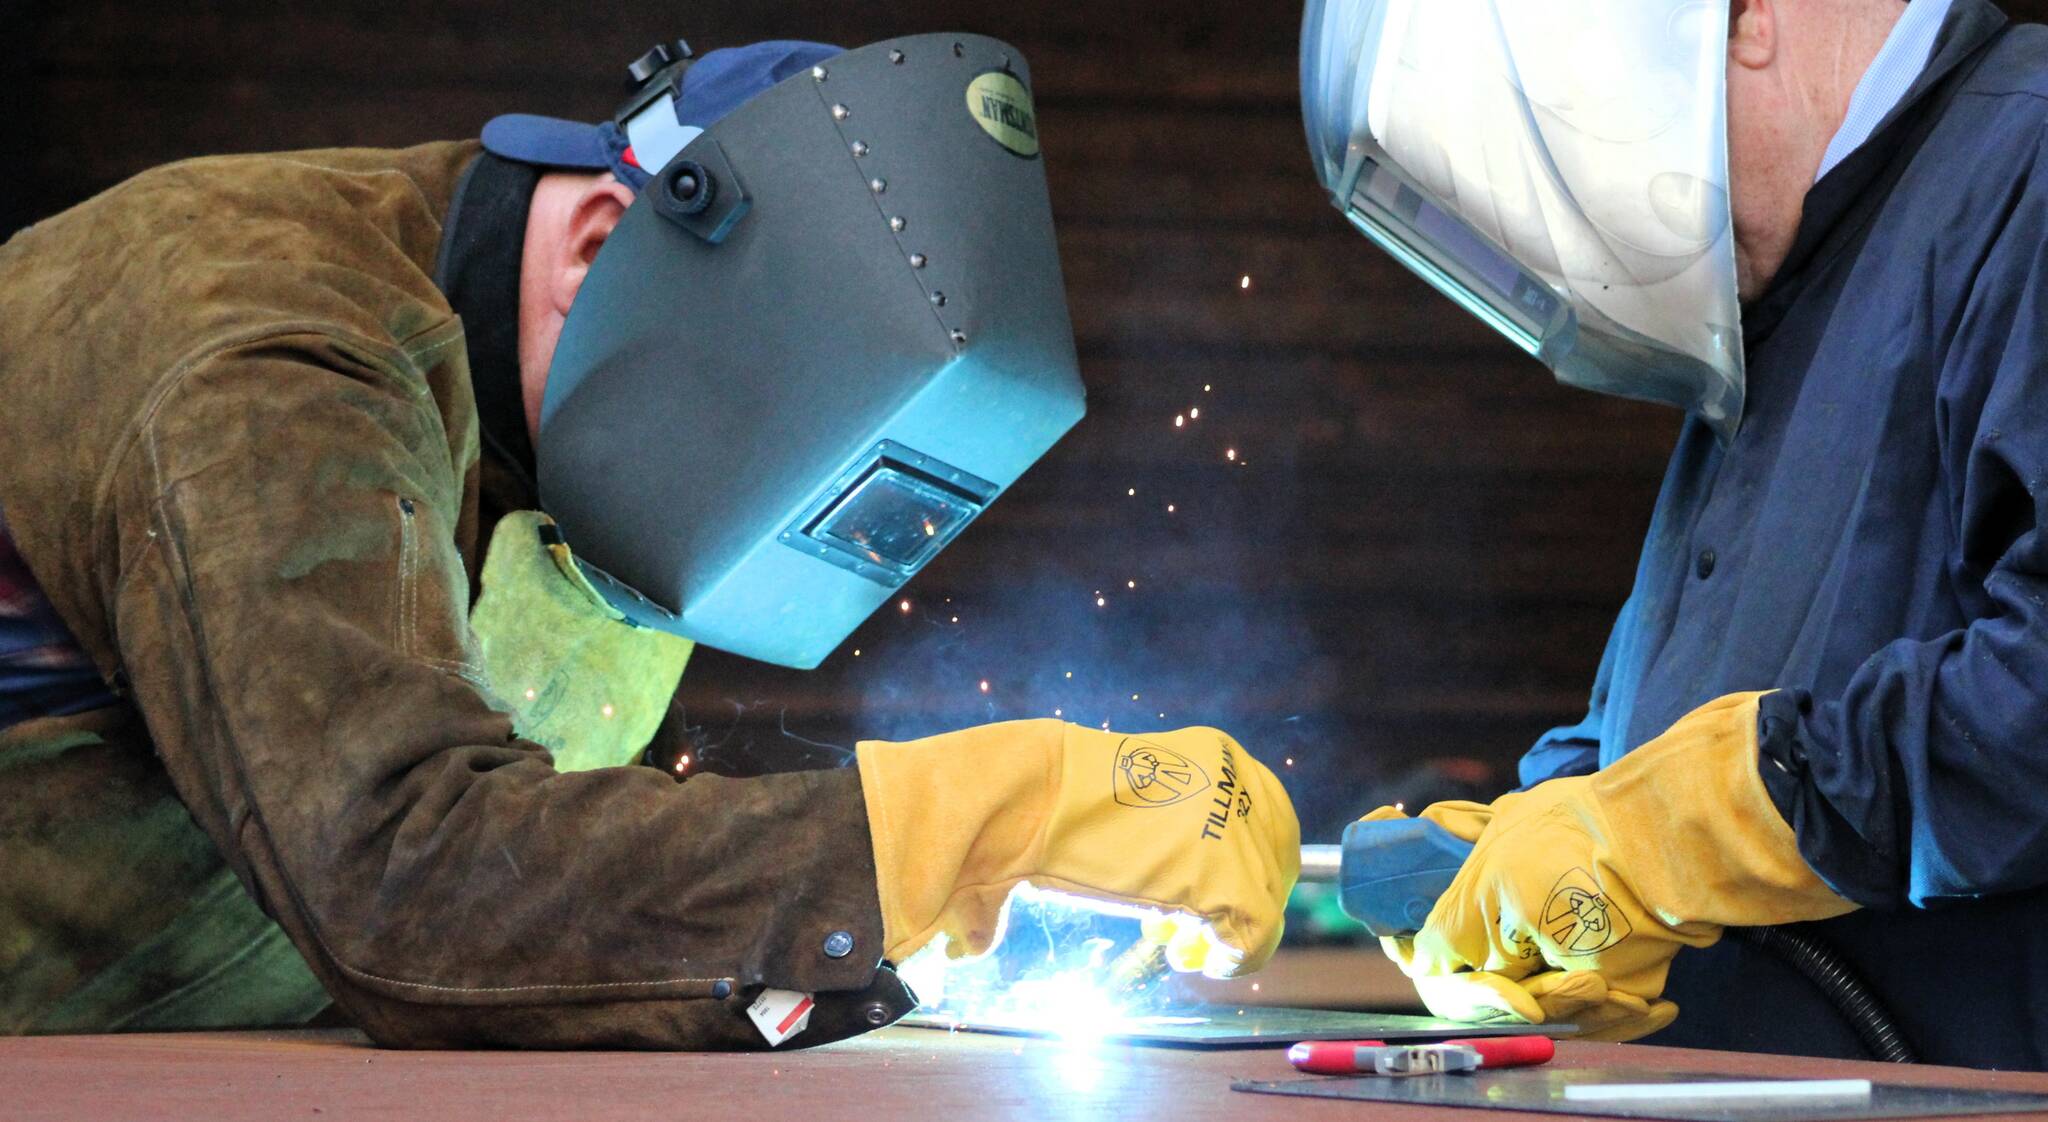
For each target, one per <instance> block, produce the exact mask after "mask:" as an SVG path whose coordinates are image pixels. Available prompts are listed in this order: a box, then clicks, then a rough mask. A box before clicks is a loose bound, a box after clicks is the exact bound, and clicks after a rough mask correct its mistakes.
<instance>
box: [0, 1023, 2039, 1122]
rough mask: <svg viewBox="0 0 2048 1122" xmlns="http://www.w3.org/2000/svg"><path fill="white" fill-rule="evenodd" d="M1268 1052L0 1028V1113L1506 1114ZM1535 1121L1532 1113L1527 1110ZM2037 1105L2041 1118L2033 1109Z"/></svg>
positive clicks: (1781, 1064) (449, 1117) (1651, 1064)
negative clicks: (410, 1044) (1342, 1077)
mask: <svg viewBox="0 0 2048 1122" xmlns="http://www.w3.org/2000/svg"><path fill="white" fill-rule="evenodd" d="M1557 1063H1558V1064H1560V1065H1567V1066H1616V1065H1621V1066H1629V1067H1639V1068H1643V1069H1646V1070H1653V1071H1668V1070H1682V1071H1719V1072H1729V1073H1738V1074H1753V1075H1757V1076H1771V1077H1795V1076H1796V1077H1801V1078H1816V1077H1822V1076H1829V1077H1838V1076H1865V1077H1869V1078H1872V1079H1881V1080H1888V1081H1893V1082H1901V1083H1935V1084H1945V1085H1949V1086H1961V1087H1980V1088H1987V1089H1989V1088H2002V1089H2008V1090H2027V1091H2048V1075H2036V1074H2014V1073H2004V1074H1992V1073H1985V1072H1975V1071H1965V1070H1961V1069H1957V1068H1929V1067H1893V1066H1889V1065H1883V1064H1868V1063H1840V1062H1831V1061H1813V1060H1792V1059H1785V1058H1779V1057H1767V1056H1743V1055H1736V1054H1732V1053H1723V1052H1693V1051H1685V1050H1680V1049H1672V1048H1645V1047H1639V1046H1633V1045H1612V1044H1573V1043H1566V1044H1564V1045H1563V1046H1561V1048H1560V1050H1559V1054H1558V1059H1557ZM1293 1074H1294V1073H1293V1072H1292V1071H1290V1070H1289V1068H1288V1067H1287V1061H1286V1060H1285V1058H1284V1057H1283V1055H1282V1053H1281V1051H1280V1050H1278V1049H1261V1050H1249V1051H1211V1052H1202V1051H1179V1050H1168V1049H1156V1048H1146V1049H1136V1048H1124V1047H1114V1048H1079V1047H1069V1046H1062V1045H1060V1044H1057V1043H1052V1042H1043V1041H1021V1040H1010V1039H1007V1038H1003V1037H994V1036H977V1035H973V1034H968V1033H958V1034H953V1033H944V1032H933V1031H929V1030H923V1029H900V1028H899V1029H889V1030H886V1031H883V1032H880V1033H876V1034H874V1035H872V1036H869V1037H866V1038H864V1039H860V1040H854V1041H849V1042H847V1043H844V1044H839V1045H834V1046H831V1047H827V1048H820V1049H817V1050H814V1051H808V1052H790V1053H781V1054H750V1055H671V1054H660V1053H625V1052H590V1053H568V1052H540V1053H520V1052H392V1051H385V1050H382V1049H378V1048H374V1047H371V1046H370V1045H369V1044H368V1043H367V1042H366V1041H365V1040H364V1039H363V1038H362V1037H360V1036H358V1035H357V1034H355V1033H353V1032H349V1031H325V1032H321V1031H299V1032H275V1033H189V1034H166V1035H134V1036H69V1037H25V1038H13V1039H4V1040H0V1117H4V1118H6V1119H10V1120H22V1119H61V1120H71V1119H152V1118H166V1119H169V1118H178V1119H184V1118H201V1119H212V1120H221V1122H232V1120H235V1119H266V1120H268V1119H280V1118H283V1119H293V1118H316V1117H328V1118H362V1117H424V1118H431V1119H433V1120H434V1122H464V1120H468V1119H485V1120H489V1122H508V1120H512V1119H521V1118H565V1119H579V1120H583V1119H588V1120H598V1119H613V1118H659V1119H685V1118H733V1119H780V1118H791V1119H807V1120H808V1119H828V1118H890V1119H894V1118H934V1119H940V1118H945V1119H950V1118H1016V1119H1031V1120H1033V1122H1044V1120H1051V1119H1065V1118H1131V1119H1154V1118H1157V1119H1169V1120H1171V1122H1201V1120H1205V1119H1230V1120H1232V1122H1257V1120H1260V1119H1280V1118H1287V1119H1310V1120H1314V1119H1345V1118H1365V1117H1371V1118H1374V1119H1387V1120H1390V1122H1399V1120H1401V1119H1417V1120H1423V1122H1452V1120H1453V1119H1454V1118H1473V1117H1478V1118H1484V1119H1486V1122H1506V1120H1508V1119H1511V1118H1513V1117H1514V1116H1513V1115H1507V1114H1502V1113H1491V1112H1477V1111H1449V1110H1443V1109H1434V1108H1399V1107H1389V1106H1381V1105H1377V1104H1367V1103H1345V1102H1335V1101H1328V1100H1310V1099H1300V1098H1292V1097H1280V1096H1273V1095H1251V1094H1244V1093H1240V1092H1234V1091H1232V1090H1230V1081H1231V1079H1232V1078H1234V1077H1240V1076H1242V1077H1249V1078H1255V1079H1280V1078H1289V1077H1292V1076H1293ZM1523 1117H1533V1116H1527V1115H1525V1116H1523ZM2035 1117H2036V1118H2038V1117H2040V1116H2035Z"/></svg>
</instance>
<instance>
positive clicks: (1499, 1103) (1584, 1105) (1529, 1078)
mask: <svg viewBox="0 0 2048 1122" xmlns="http://www.w3.org/2000/svg"><path fill="white" fill-rule="evenodd" d="M1753 1082H1759V1080H1757V1079H1756V1078H1754V1077H1749V1076H1731V1075H1708V1074H1701V1073H1698V1072H1682V1071H1676V1072H1674V1071H1644V1070H1641V1069H1638V1068H1540V1069H1539V1068H1523V1069H1516V1070H1505V1071H1493V1072H1489V1071H1479V1072H1475V1073H1473V1074H1471V1075H1425V1076H1414V1077H1410V1078H1399V1079H1389V1078H1386V1077H1384V1076H1370V1075H1367V1076H1346V1077H1338V1078H1309V1079H1283V1080H1275V1081H1260V1080H1239V1081H1237V1082H1236V1083H1233V1084H1231V1089H1232V1090H1236V1091H1250V1092H1254V1093H1258V1094H1268V1095H1299V1096H1303V1097H1306V1098H1316V1099H1348V1100H1351V1101H1354V1102H1383V1103H1401V1104H1405V1105H1409V1106H1453V1107H1465V1108H1467V1109H1479V1110H1520V1111H1535V1112H1537V1113H1541V1114H1573V1115H1581V1116H1593V1117H1600V1118H1642V1119H1660V1120H1666V1122H1854V1120H1856V1119H1865V1118H1929V1117H1936V1116H1942V1115H1970V1114H2032V1113H2048V1095H2031V1094H2022V1093H2019V1092H2015V1091H1977V1090H1971V1089H1969V1088H1964V1087H1908V1086H1904V1085H1902V1084H1896V1083H1877V1084H1873V1085H1872V1087H1871V1091H1870V1098H1868V1099H1858V1100H1856V1101H1853V1102H1845V1101H1841V1100H1834V1099H1797V1098H1785V1099H1777V1100H1767V1099H1763V1098H1757V1099H1738V1100H1723V1101H1719V1102H1714V1101H1710V1100H1702V1099H1694V1100H1689V1101H1685V1102H1679V1101H1676V1100H1665V1101H1648V1100H1643V1101H1632V1102H1589V1101H1586V1100H1583V1099H1572V1100H1567V1099H1566V1098H1565V1097H1564V1089H1565V1087H1566V1086H1567V1085H1568V1084H1575V1083H1576V1084H1588V1083H1753Z"/></svg>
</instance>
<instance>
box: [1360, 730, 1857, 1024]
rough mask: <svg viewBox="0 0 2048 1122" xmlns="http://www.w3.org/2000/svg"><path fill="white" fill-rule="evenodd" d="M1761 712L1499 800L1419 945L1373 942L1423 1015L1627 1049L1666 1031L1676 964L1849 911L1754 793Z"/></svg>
mask: <svg viewBox="0 0 2048 1122" xmlns="http://www.w3.org/2000/svg"><path fill="white" fill-rule="evenodd" d="M1760 696H1761V695H1760V694H1754V693H1748V694H1731V695H1729V696H1727V697H1723V698H1720V699H1719V700H1716V701H1713V702H1709V703H1708V704H1706V705H1703V706H1701V707H1700V708H1698V709H1696V710H1694V711H1693V712H1691V713H1689V714H1687V715H1686V716H1685V717H1684V718H1682V719H1681V720H1679V722H1678V723H1677V724H1675V725H1673V726H1672V727H1671V728H1670V729H1669V730H1668V731H1666V732H1665V733H1664V735H1662V736H1660V737H1658V738H1657V739H1655V740H1653V741H1651V742H1650V743H1648V744H1645V745H1644V746H1642V747H1641V748H1639V749H1637V750H1635V751H1634V752H1631V753H1629V754H1628V755H1627V756H1625V757H1623V758H1622V759H1621V760H1619V761H1618V762H1616V763H1615V764H1614V765H1613V766H1612V767H1609V768H1606V769H1604V770H1602V771H1599V772H1597V773H1595V774H1593V775H1588V776H1576V777H1571V778H1566V779H1553V780H1551V781H1550V782H1548V783H1544V784H1541V785H1539V786H1537V787H1535V788H1532V789H1530V790H1528V791H1522V792H1517V793H1515V794H1510V795H1504V796H1502V797H1501V798H1499V799H1497V800H1495V802H1494V804H1493V817H1492V820H1491V821H1490V822H1488V823H1487V824H1486V827H1485V829H1484V830H1483V831H1481V832H1480V834H1479V836H1478V840H1477V842H1476V843H1475V845H1474V846H1473V849H1472V855H1471V856H1470V857H1468V858H1467V859H1466V861H1465V865H1464V867H1463V868H1462V869H1460V870H1459V872H1458V876H1457V878H1456V879H1455V880H1454V881H1453V882H1452V884H1451V887H1450V889H1449V890H1448V891H1446V892H1445V893H1444V895H1443V897H1442V898H1441V899H1439V900H1438V901H1437V904H1436V907H1435V908H1434V909H1433V910H1432V911H1431V912H1430V915H1429V920H1428V922H1427V923H1426V924H1424V926H1423V930H1422V931H1420V932H1419V933H1417V934H1416V935H1414V936H1413V937H1410V938H1400V939H1389V940H1386V941H1385V945H1386V948H1387V951H1388V953H1389V954H1390V955H1391V956H1392V957H1393V958H1394V960H1395V961H1396V962H1398V963H1399V964H1400V965H1401V968H1402V970H1403V971H1405V972H1406V973H1407V974H1408V976H1409V977H1411V978H1414V979H1416V983H1417V984H1416V989H1417V992H1418V993H1419V994H1420V995H1421V996H1422V999H1423V1001H1424V1003H1425V1004H1427V1005H1429V1007H1430V1009H1431V1011H1432V1012H1435V1013H1437V1014H1438V1015H1439V1016H1446V1017H1455V1018H1457V1019H1460V1020H1480V1021H1516V1022H1538V1021H1562V1020H1573V1021H1575V1022H1576V1023H1578V1024H1579V1025H1580V1027H1581V1028H1582V1029H1589V1030H1591V1031H1592V1032H1593V1033H1594V1034H1597V1035H1598V1036H1600V1037H1601V1038H1603V1039H1611V1040H1626V1039H1633V1038H1634V1037H1637V1036H1642V1035H1646V1034H1647V1033H1650V1032H1654V1031H1656V1030H1657V1029H1659V1028H1662V1027H1664V1026H1665V1025H1667V1024H1669V1023H1670V1022H1671V1020H1672V1018H1674V1017H1676V1016H1677V1013H1678V1010H1677V1007H1676V1006H1674V1005H1672V1004H1671V1003H1670V1002H1669V1001H1663V1000H1661V996H1662V994H1663V992H1664V982H1665V978H1666V976H1667V974H1668V973H1669V970H1670V967H1671V960H1672V959H1673V958H1674V957H1676V955H1677V954H1678V950H1679V948H1681V947H1687V946H1692V947H1701V946H1706V945H1708V944H1710V943H1713V942H1714V941H1715V940H1717V939H1719V938H1720V936H1721V931H1722V928H1724V927H1729V926H1737V927H1757V926H1764V925H1767V924H1775V923H1792V922H1797V921H1801V920H1814V919H1825V918H1828V917H1830V916H1836V915H1841V914H1842V913H1844V912H1847V911H1850V910H1852V909H1853V908H1854V905H1853V904H1850V903H1849V902H1848V901H1846V900H1844V899H1842V898H1841V897H1840V896H1838V895H1836V894H1835V893H1834V892H1833V891H1832V890H1830V889H1829V888H1828V887H1827V886H1826V885H1825V884H1823V883H1822V882H1821V880H1820V878H1819V877H1817V876H1815V875H1814V873H1813V870H1812V869H1811V868H1809V867H1808V866H1807V864H1806V862H1805V861H1804V860H1803V859H1802V858H1801V857H1800V856H1799V848H1798V845H1797V843H1796V842H1795V840H1794V838H1793V835H1792V831H1791V829H1790V828H1789V827H1788V826H1786V824H1785V820H1784V818H1783V817H1782V816H1780V815H1779V813H1778V810H1777V807H1776V806H1775V805H1773V803H1772V802H1771V798H1770V795H1769V793H1768V792H1766V791H1765V790H1764V786H1763V780H1762V778H1761V777H1760V776H1759V775H1758V773H1757V744H1756V723H1757V698H1758V697H1760ZM1425 813H1426V812H1425Z"/></svg>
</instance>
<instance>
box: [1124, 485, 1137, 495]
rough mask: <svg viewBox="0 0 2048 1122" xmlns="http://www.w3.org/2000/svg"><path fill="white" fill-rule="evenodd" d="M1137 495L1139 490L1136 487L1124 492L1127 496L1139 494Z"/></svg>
mask: <svg viewBox="0 0 2048 1122" xmlns="http://www.w3.org/2000/svg"><path fill="white" fill-rule="evenodd" d="M1137 493H1138V489H1137V488H1136V487H1133V488H1131V489H1130V490H1128V491H1125V492H1124V494H1126V495H1135V494H1137Z"/></svg>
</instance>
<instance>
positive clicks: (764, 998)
mask: <svg viewBox="0 0 2048 1122" xmlns="http://www.w3.org/2000/svg"><path fill="white" fill-rule="evenodd" d="M811 1006H812V1002H811V995H810V994H807V993H798V992H796V991H795V990H762V991H761V996H759V997H757V998H755V999H754V1003H753V1004H752V1005H749V1006H747V1016H749V1017H752V1018H753V1019H754V1027H755V1028H757V1029H760V1030H761V1035H762V1036H764V1037H766V1038H767V1039H768V1046H769V1047H770V1048H773V1047H776V1046H777V1045H780V1044H781V1043H782V1042H783V1041H785V1040H788V1039H789V1038H790V1037H792V1036H795V1035H796V1034H797V1033H800V1032H802V1031H804V1029H805V1028H806V1027H807V1026H809V1025H810V1023H811Z"/></svg>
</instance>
